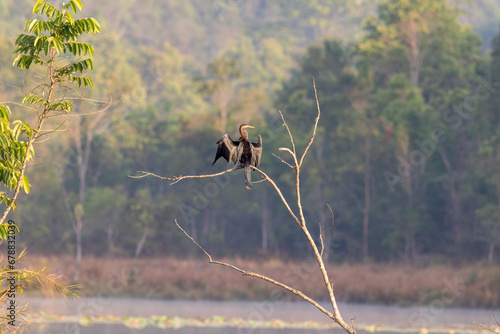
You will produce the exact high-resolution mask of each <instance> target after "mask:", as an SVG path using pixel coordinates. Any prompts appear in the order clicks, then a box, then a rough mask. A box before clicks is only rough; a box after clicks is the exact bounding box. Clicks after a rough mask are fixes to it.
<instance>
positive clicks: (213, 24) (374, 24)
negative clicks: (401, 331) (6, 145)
mask: <svg viewBox="0 0 500 334" xmlns="http://www.w3.org/2000/svg"><path fill="white" fill-rule="evenodd" d="M33 5H34V1H27V0H16V1H13V0H0V32H1V33H0V59H1V62H2V66H1V67H0V78H1V79H0V80H1V82H2V83H3V84H2V85H0V99H1V100H2V101H20V99H21V98H22V96H23V92H22V91H21V90H19V89H16V88H15V87H30V85H32V84H33V83H32V82H30V80H29V77H26V76H23V74H22V72H21V71H19V70H17V69H15V68H14V67H12V66H11V64H12V61H13V58H14V57H13V55H12V51H13V48H14V47H13V42H14V40H15V38H16V35H17V34H19V33H21V32H22V31H23V26H24V23H25V22H26V20H27V19H28V18H31V17H32V14H31V10H32V8H33ZM83 6H84V8H83V13H81V14H80V17H81V16H91V17H94V18H96V19H97V20H98V21H99V22H100V23H101V27H102V32H101V33H100V34H98V35H96V36H88V37H87V38H86V41H88V42H90V43H92V44H93V45H94V47H95V48H96V54H95V57H94V59H95V60H94V65H95V70H94V72H93V73H92V74H91V77H92V79H93V80H94V83H95V84H96V88H95V89H93V90H89V91H84V94H83V95H84V96H85V97H87V98H89V99H93V100H99V101H103V100H104V101H110V100H112V103H111V105H110V107H109V108H108V109H107V110H105V111H103V112H97V111H99V109H100V107H99V106H96V105H93V104H91V103H84V102H81V103H79V104H78V107H77V109H76V112H75V113H74V114H73V117H71V116H70V117H68V119H66V120H64V121H61V120H55V121H54V123H53V124H54V127H53V128H54V130H56V131H54V132H53V133H51V134H49V135H48V136H47V140H46V141H45V142H44V143H43V144H40V145H39V146H38V147H37V148H36V150H37V157H36V158H35V162H34V164H32V165H31V167H30V168H29V171H28V176H29V177H30V181H31V183H32V187H31V193H30V194H29V196H27V195H23V197H21V198H20V200H19V208H18V209H17V210H16V211H15V213H14V214H13V219H14V220H15V221H16V223H18V225H19V226H20V228H21V234H20V237H19V238H20V241H18V242H19V243H20V246H19V247H23V246H24V247H27V248H28V251H29V253H30V254H29V255H28V260H27V261H31V262H32V264H34V265H39V266H47V267H49V269H50V270H52V271H54V272H56V273H62V274H65V275H66V276H68V277H69V278H70V279H71V280H75V281H87V282H88V286H87V289H89V291H90V292H92V291H96V290H97V289H98V287H97V285H96V286H94V287H93V286H92V284H93V282H95V280H94V281H93V280H92V279H96V278H100V277H104V276H105V275H106V269H109V268H112V267H113V265H117V264H119V265H120V266H121V267H120V268H127V272H126V275H125V276H126V280H127V282H129V283H127V288H126V289H125V288H124V289H122V290H120V291H119V293H120V294H124V295H138V296H162V297H167V298H210V299H237V298H244V299H245V298H249V299H253V298H256V299H259V298H264V297H265V295H266V293H267V290H265V289H266V288H264V287H263V286H261V285H259V284H257V283H256V284H255V285H252V283H250V285H244V286H243V288H241V287H237V286H236V285H237V284H235V287H234V290H231V289H233V288H231V286H232V285H231V284H225V283H224V282H226V283H227V282H232V281H231V278H227V280H228V281H224V279H226V278H224V279H223V278H222V277H228V276H227V275H230V274H226V273H225V272H224V273H223V272H222V271H220V274H219V271H217V270H216V271H215V272H214V271H206V272H205V271H203V270H208V269H201V272H202V273H206V274H197V275H198V276H196V279H193V275H192V273H193V272H196V271H197V269H196V268H200V267H199V266H200V265H201V264H200V263H202V262H201V261H205V260H204V259H203V258H202V255H203V254H200V252H199V250H198V249H197V248H196V247H195V246H194V245H193V244H192V243H191V241H189V240H188V239H187V238H185V237H184V236H183V234H182V233H181V231H179V230H178V229H177V227H176V226H175V224H174V219H177V220H178V222H179V224H181V225H182V226H183V227H184V228H185V229H186V230H187V231H188V232H190V233H191V234H192V235H193V236H194V237H195V238H196V239H197V240H198V241H199V242H200V243H201V244H202V245H203V246H204V247H205V248H206V249H207V250H209V251H210V252H211V253H212V254H213V255H214V256H217V257H223V258H233V259H237V261H243V262H242V263H243V264H244V263H250V266H251V267H255V270H258V269H259V268H264V271H266V270H267V272H269V273H273V272H276V273H279V272H282V268H287V267H288V263H289V262H293V261H299V262H300V261H302V260H303V259H305V258H307V257H308V256H310V255H311V253H310V250H309V249H308V246H307V244H306V242H305V239H304V237H303V235H302V233H301V231H300V230H299V229H297V226H296V225H295V223H294V222H293V221H292V220H291V219H290V217H289V216H288V213H287V211H286V209H285V207H284V206H283V204H282V203H281V201H280V200H279V198H278V196H277V195H276V193H275V192H274V190H273V189H272V188H270V187H269V186H268V185H266V184H265V183H256V184H255V185H254V187H253V188H252V190H251V191H247V190H246V189H245V187H244V182H243V174H242V173H241V172H240V171H238V172H234V173H231V174H229V175H227V174H226V175H225V176H223V177H220V178H216V179H206V180H185V181H181V182H180V183H178V184H175V185H173V186H170V185H169V182H168V181H163V180H159V179H156V178H152V177H148V178H142V179H135V178H130V177H129V176H131V175H138V173H137V171H148V172H153V173H156V174H159V175H162V176H168V177H170V176H174V175H181V174H182V175H193V174H210V173H215V172H218V171H222V170H224V169H225V168H228V166H229V165H225V164H224V163H223V162H221V161H218V163H217V164H216V165H214V166H211V163H212V161H213V158H214V155H215V151H216V141H217V140H218V138H220V136H221V135H222V134H223V133H226V132H227V133H228V134H230V135H231V136H232V137H233V139H236V138H237V137H238V134H237V127H238V125H239V124H241V123H248V124H251V125H253V126H255V129H251V130H249V135H250V139H251V140H253V141H256V139H257V136H258V135H259V134H260V135H261V136H262V138H263V142H264V151H263V157H262V164H261V168H262V169H263V170H264V171H265V172H266V173H268V174H269V175H270V176H271V177H272V178H274V180H275V181H276V182H277V183H278V185H279V186H280V187H281V188H282V190H283V192H284V194H285V197H286V198H287V199H288V200H289V201H290V202H292V203H293V194H294V173H293V170H292V169H290V168H289V167H288V166H287V165H285V164H283V163H282V162H281V161H280V160H279V159H277V158H276V157H274V156H273V153H274V154H277V155H280V156H281V157H282V158H283V159H285V160H286V159H288V158H289V157H287V156H286V155H284V154H282V152H280V151H278V148H279V147H284V146H286V147H290V142H289V139H288V134H287V132H286V131H285V129H284V128H283V127H282V121H281V118H280V116H279V113H278V110H281V111H282V112H283V114H284V116H285V118H286V120H287V123H288V124H289V126H290V128H291V130H292V133H293V135H294V139H295V143H296V145H297V150H298V152H302V151H303V150H304V148H305V146H306V145H307V143H308V141H309V139H310V135H311V133H312V126H313V124H314V118H315V117H316V113H317V112H316V103H315V100H314V91H313V86H312V77H314V78H315V80H316V86H317V90H318V97H319V102H320V105H321V111H322V113H321V119H320V121H319V126H318V134H317V136H316V139H315V142H314V145H313V146H312V148H311V150H310V151H309V153H308V156H307V157H306V159H305V162H304V165H303V172H302V183H301V186H302V196H303V205H304V210H305V216H306V219H307V220H308V222H309V226H310V229H311V231H312V232H313V233H314V234H315V235H316V236H318V235H319V226H322V230H325V229H327V228H328V227H329V226H330V225H331V223H332V217H331V213H330V211H329V209H328V207H327V205H326V204H327V203H328V204H329V205H330V206H331V207H332V210H333V212H334V214H335V223H334V225H333V227H332V228H331V229H330V230H328V232H327V233H325V235H324V238H325V256H326V257H327V259H328V262H329V263H330V265H331V267H332V268H339V266H342V267H340V268H342V269H341V270H339V274H338V275H341V274H340V272H341V271H342V272H345V273H348V274H346V276H345V280H344V281H342V278H340V281H341V283H340V284H341V285H340V286H341V287H345V290H342V289H341V288H339V291H344V292H339V294H340V296H341V299H342V300H345V301H365V302H366V301H368V302H377V303H380V302H382V303H400V304H401V303H415V302H417V303H420V302H426V301H429V300H432V299H433V298H434V297H435V296H436V293H438V294H439V291H441V288H442V287H443V277H445V276H446V275H451V276H453V275H454V277H458V278H459V279H460V282H461V284H464V285H466V286H468V287H469V286H470V289H467V293H464V294H461V295H460V297H459V298H458V297H457V299H456V300H454V301H453V303H452V304H456V305H468V306H477V305H480V306H486V307H489V306H498V305H499V304H500V289H499V287H500V266H499V262H500V260H499V258H500V253H499V252H500V250H499V249H498V247H500V218H499V217H500V169H499V168H498V163H499V162H500V112H499V111H500V110H499V106H500V37H499V27H500V1H499V0H476V1H473V2H467V1H455V0H450V1H444V0H412V1H393V0H379V1H363V0H356V1H353V0H349V1H337V0H314V1H310V0H308V1H301V0H286V1H285V0H283V1H270V0H214V1H204V0H184V1H174V0H166V1H155V0H141V1H139V0H122V1H105V2H102V1H97V0H86V1H84V2H83ZM12 110H13V116H12V118H13V119H16V118H20V117H22V116H23V115H24V113H25V111H24V110H23V109H21V108H18V107H14V106H13V107H12ZM75 116H76V117H75ZM58 122H59V123H58ZM61 124H62V126H61ZM61 130H65V131H61ZM253 174H254V181H257V179H258V176H257V175H256V173H253ZM82 199H83V200H82ZM78 219H80V220H81V222H82V224H81V225H78V224H77V221H78ZM77 235H80V236H81V243H80V244H78V243H77ZM317 240H318V241H319V239H317ZM77 247H81V248H82V251H83V258H84V262H83V264H82V270H81V271H80V272H79V273H75V265H74V260H73V258H74V254H75V252H76V248H77ZM120 261H121V262H120ZM147 261H150V262H147ZM154 261H156V262H154ZM165 268H170V270H169V272H170V273H172V272H177V276H175V275H174V274H172V275H171V276H172V277H171V278H169V280H167V281H165V277H164V275H165V270H166V269H165ZM172 268H173V269H172ZM183 268H184V270H183ZM202 268H204V267H202ZM162 269H164V270H163V271H162ZM117 270H118V269H117ZM120 270H121V269H120ZM332 270H335V269H332ZM426 270H427V271H426ZM120 272H121V271H120ZM186 272H189V273H190V274H189V275H188V274H183V273H186ZM386 273H390V275H389V274H387V276H383V274H386ZM155 274H156V275H157V276H155ZM183 275H184V276H183ZM217 275H220V276H217ZM374 275H375V276H374ZM377 275H378V276H377ZM398 275H399V276H398ZM211 276H212V279H214V278H213V277H217V278H218V279H214V280H215V281H216V282H215V283H214V284H221V287H224V288H226V290H225V289H224V288H221V289H220V290H219V291H213V290H214V289H212V288H211V287H213V285H210V284H209V283H210V282H207V281H206V280H207V279H210V277H211ZM155 277H156V278H155ZM169 277H170V276H169ZM308 277H309V276H308ZM353 277H359V279H357V280H353ZM368 277H372V278H373V277H378V279H377V280H374V281H377V282H379V283H373V284H379V285H378V286H381V287H382V288H380V291H379V293H378V294H377V293H374V294H367V293H365V292H364V291H365V290H363V289H366V291H368V290H370V291H373V286H367V283H366V279H363V278H368ZM409 278H412V279H415V280H416V281H412V282H413V283H412V284H408V285H407V286H406V287H405V286H404V284H399V283H401V282H407V281H408V279H409ZM148 279H149V281H148ZM391 279H394V281H391ZM136 280H139V281H140V282H141V285H140V286H139V287H138V286H133V284H132V283H133V282H135V281H136ZM235 280H236V279H235ZM305 281H308V282H309V284H310V285H311V282H312V281H311V280H307V279H306V280H305ZM334 281H335V279H334ZM358 281H359V282H358ZM217 282H218V283H217ZM342 282H343V283H342ZM353 282H358V283H357V285H356V284H354V283H353ZM390 282H392V283H390ZM398 282H399V283H398ZM426 282H429V283H428V284H429V285H426V284H427V283H426ZM349 283H351V284H354V285H356V288H359V289H358V290H356V289H354V288H353V289H351V290H352V291H351V290H349V291H348V286H349ZM245 284H246V283H245ZM433 284H434V285H433ZM388 285H391V286H392V287H394V286H396V287H397V288H396V289H400V290H398V291H403V292H401V294H399V295H398V294H397V293H396V294H395V292H394V290H391V289H390V288H389V287H387V286H388ZM351 286H352V285H351ZM418 286H420V287H422V286H423V288H422V289H418ZM319 287H320V286H318V285H317V284H316V286H310V287H309V289H310V291H312V294H314V293H317V296H321V293H322V292H320V291H318V292H315V291H316V290H315V289H316V288H317V289H319ZM384 287H385V288H384ZM436 291H437V292H436Z"/></svg>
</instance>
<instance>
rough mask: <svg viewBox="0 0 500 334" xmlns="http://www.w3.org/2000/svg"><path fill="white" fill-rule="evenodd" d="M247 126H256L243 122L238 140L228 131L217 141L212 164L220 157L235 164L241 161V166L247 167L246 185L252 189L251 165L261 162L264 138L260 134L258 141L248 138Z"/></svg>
mask: <svg viewBox="0 0 500 334" xmlns="http://www.w3.org/2000/svg"><path fill="white" fill-rule="evenodd" d="M245 128H251V129H253V128H254V127H253V126H250V125H248V124H241V125H240V128H239V131H240V139H239V140H238V141H235V140H232V139H231V137H229V135H228V134H227V133H226V134H224V135H223V136H222V138H221V139H219V140H218V141H217V145H218V147H217V153H216V154H215V159H214V162H213V163H212V165H213V164H214V163H215V162H216V161H217V160H219V158H220V157H223V158H224V159H226V160H227V162H233V163H234V165H235V166H236V165H237V164H238V163H239V164H240V165H239V166H241V167H243V168H244V169H245V186H246V187H247V189H251V188H252V177H251V172H252V170H251V168H250V165H254V166H255V167H257V166H258V165H259V164H260V158H261V155H262V138H261V137H260V135H259V140H258V141H257V142H256V143H252V142H251V141H249V140H248V132H246V131H245V130H244V129H245Z"/></svg>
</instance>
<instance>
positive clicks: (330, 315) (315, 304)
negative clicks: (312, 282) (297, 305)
mask: <svg viewBox="0 0 500 334" xmlns="http://www.w3.org/2000/svg"><path fill="white" fill-rule="evenodd" d="M175 224H176V225H177V227H178V228H179V229H180V230H181V231H182V232H183V233H184V234H185V235H186V236H187V237H188V238H189V239H191V241H192V242H193V243H194V244H195V245H196V246H197V247H198V248H199V249H201V250H202V251H203V253H205V255H206V256H207V257H208V262H209V263H213V264H218V265H221V266H224V267H228V268H231V269H233V270H236V271H237V272H239V273H241V274H242V275H243V276H250V277H255V278H259V279H261V280H263V281H266V282H269V283H271V284H274V285H276V286H279V287H281V288H283V289H285V290H287V291H289V292H291V293H293V294H295V295H297V296H299V297H300V298H302V299H304V300H306V301H308V302H309V303H311V304H312V305H314V306H315V307H316V308H317V309H318V310H320V311H321V312H323V313H324V314H326V315H327V316H328V317H329V318H330V319H332V320H335V317H334V315H333V314H332V313H331V312H330V311H328V310H327V309H325V308H324V307H323V306H321V305H320V304H318V303H317V302H316V301H315V300H314V299H312V298H311V297H309V296H307V295H306V294H304V293H303V292H302V291H300V290H297V289H294V288H292V287H290V286H288V285H286V284H283V283H281V282H279V281H276V280H274V279H272V278H270V277H267V276H264V275H261V274H258V273H254V272H252V271H247V270H244V269H241V268H238V267H236V266H234V265H232V264H230V263H226V262H222V261H216V260H214V259H213V258H212V256H211V255H210V253H208V252H207V251H206V250H205V249H204V248H203V247H202V246H200V244H198V242H196V240H195V239H194V238H193V237H192V236H190V235H189V234H188V233H187V232H186V231H185V230H184V229H183V228H182V227H181V226H180V225H179V223H178V222H177V219H176V220H175Z"/></svg>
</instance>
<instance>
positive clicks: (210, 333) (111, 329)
mask: <svg viewBox="0 0 500 334" xmlns="http://www.w3.org/2000/svg"><path fill="white" fill-rule="evenodd" d="M23 302H29V313H30V314H39V313H40V312H42V313H44V314H46V315H48V316H66V317H71V316H76V315H78V316H99V315H101V316H102V315H106V316H117V317H124V316H127V317H151V316H152V315H158V316H167V317H169V318H173V317H180V318H199V319H205V318H213V317H215V316H219V317H224V318H227V319H229V318H240V319H243V320H247V321H256V322H259V321H260V322H262V321H269V320H273V319H280V320H283V321H287V322H306V321H313V322H316V323H319V324H325V325H326V324H331V320H330V319H329V318H328V317H327V316H326V315H324V314H323V313H321V312H319V311H318V310H317V309H316V308H315V307H314V306H312V305H311V304H309V303H307V302H284V301H260V302H251V301H173V300H154V299H135V298H114V297H113V298H105V297H90V298H82V299H76V300H72V301H68V300H64V299H61V298H32V297H31V298H26V297H25V298H24V300H23ZM323 306H325V307H326V308H328V304H326V303H325V304H323ZM338 306H339V309H340V313H341V314H342V316H343V317H344V319H345V320H346V321H347V322H348V323H350V322H351V320H350V319H352V318H354V317H355V320H354V324H355V325H356V326H357V328H358V329H359V330H358V333H367V332H376V333H386V332H387V333H399V332H401V333H402V332H408V331H409V332H418V331H422V330H423V332H425V331H429V332H434V333H445V332H446V333H450V331H451V330H454V331H455V333H472V332H477V331H478V327H476V326H474V325H472V324H471V322H474V323H478V324H482V325H485V326H489V327H492V326H493V325H495V319H494V316H493V314H496V315H497V317H498V318H500V310H487V309H461V308H445V307H443V303H439V302H436V303H431V304H430V305H429V306H412V307H399V306H381V305H365V304H345V303H339V305H338ZM329 309H331V305H330V308H329ZM28 332H29V333H42V334H48V333H54V334H62V333H67V334H70V333H71V334H73V333H78V334H90V333H92V334H93V333H103V334H118V333H138V334H156V333H165V334H174V333H175V334H201V333H207V334H249V333H252V334H278V333H279V334H284V333H287V334H288V333H290V334H310V333H315V334H317V333H327V332H328V333H342V331H341V330H340V328H334V329H328V330H318V329H311V328H301V329H291V328H286V329H275V328H241V327H240V328H238V327H217V328H213V327H211V328H210V327H182V328H178V329H168V328H167V329H161V328H158V327H154V326H147V327H145V328H143V329H137V328H130V327H127V326H125V325H122V324H93V325H89V326H81V325H79V324H77V323H70V322H68V323H50V321H48V323H37V324H33V325H31V327H29V329H28Z"/></svg>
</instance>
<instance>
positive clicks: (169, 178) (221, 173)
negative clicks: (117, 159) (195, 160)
mask: <svg viewBox="0 0 500 334" xmlns="http://www.w3.org/2000/svg"><path fill="white" fill-rule="evenodd" d="M237 169H241V167H234V168H231V169H228V170H225V171H223V172H220V173H215V174H207V175H186V176H182V175H179V176H174V177H165V176H160V175H157V174H154V173H151V172H145V171H137V173H141V174H143V175H135V176H134V175H129V177H131V178H133V179H142V178H143V177H146V176H154V177H157V178H159V179H162V180H167V181H173V182H172V183H170V184H176V183H177V182H179V181H181V180H184V179H204V178H210V177H215V176H220V175H224V174H226V173H230V172H232V171H234V170H237Z"/></svg>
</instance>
